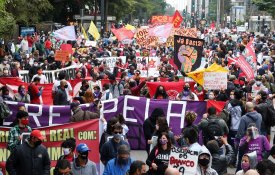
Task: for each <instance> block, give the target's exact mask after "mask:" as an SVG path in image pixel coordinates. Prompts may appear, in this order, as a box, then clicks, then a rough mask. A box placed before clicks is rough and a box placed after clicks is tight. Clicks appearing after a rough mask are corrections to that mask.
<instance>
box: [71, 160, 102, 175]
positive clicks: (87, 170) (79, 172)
mask: <svg viewBox="0 0 275 175" xmlns="http://www.w3.org/2000/svg"><path fill="white" fill-rule="evenodd" d="M77 160H78V159H77V158H75V159H74V161H73V162H71V167H72V173H73V174H74V175H86V174H92V175H98V172H97V169H96V164H95V163H94V162H92V161H90V160H88V161H87V163H86V165H85V166H79V165H78V164H79V163H78V161H77Z"/></svg>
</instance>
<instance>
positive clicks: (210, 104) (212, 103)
mask: <svg viewBox="0 0 275 175" xmlns="http://www.w3.org/2000/svg"><path fill="white" fill-rule="evenodd" d="M225 103H226V102H224V101H215V100H208V101H207V109H208V108H210V107H215V108H216V109H217V113H220V112H222V110H223V108H224V106H225Z"/></svg>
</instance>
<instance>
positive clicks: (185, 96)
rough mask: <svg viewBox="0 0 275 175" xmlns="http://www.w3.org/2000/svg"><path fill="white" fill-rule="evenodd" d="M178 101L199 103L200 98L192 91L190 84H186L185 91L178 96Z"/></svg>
mask: <svg viewBox="0 0 275 175" xmlns="http://www.w3.org/2000/svg"><path fill="white" fill-rule="evenodd" d="M176 100H195V101H198V100H199V99H198V96H197V95H196V94H195V93H193V92H192V91H191V90H190V85H189V83H185V84H184V87H183V91H182V92H181V93H179V94H178V95H177V97H176Z"/></svg>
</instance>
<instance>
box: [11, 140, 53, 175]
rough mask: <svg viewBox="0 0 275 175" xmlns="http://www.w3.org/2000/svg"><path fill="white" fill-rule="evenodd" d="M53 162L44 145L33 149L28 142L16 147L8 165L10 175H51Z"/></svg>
mask: <svg viewBox="0 0 275 175" xmlns="http://www.w3.org/2000/svg"><path fill="white" fill-rule="evenodd" d="M50 165H51V161H50V158H49V154H48V152H47V149H46V148H45V147H44V146H43V145H39V146H37V147H31V146H30V144H29V142H28V140H26V141H25V142H24V143H23V144H22V145H19V146H18V147H16V149H15V150H14V152H13V153H12V154H11V155H10V157H9V158H8V160H7V163H6V169H7V171H8V173H9V175H50Z"/></svg>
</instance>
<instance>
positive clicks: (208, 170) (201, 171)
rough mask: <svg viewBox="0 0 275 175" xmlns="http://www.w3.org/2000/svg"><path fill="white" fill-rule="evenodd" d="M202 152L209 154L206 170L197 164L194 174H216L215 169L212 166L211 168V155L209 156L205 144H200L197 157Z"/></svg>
mask: <svg viewBox="0 0 275 175" xmlns="http://www.w3.org/2000/svg"><path fill="white" fill-rule="evenodd" d="M202 154H208V155H209V156H210V162H209V164H208V167H207V168H206V170H203V169H202V167H201V166H200V165H199V164H198V166H197V172H196V175H218V173H217V171H216V170H214V169H213V168H211V167H212V156H211V154H210V152H209V150H208V149H207V148H206V147H205V146H202V149H201V152H200V153H199V157H200V155H202Z"/></svg>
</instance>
